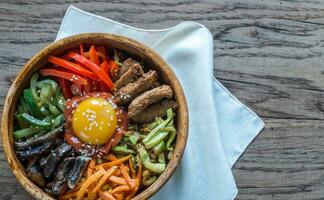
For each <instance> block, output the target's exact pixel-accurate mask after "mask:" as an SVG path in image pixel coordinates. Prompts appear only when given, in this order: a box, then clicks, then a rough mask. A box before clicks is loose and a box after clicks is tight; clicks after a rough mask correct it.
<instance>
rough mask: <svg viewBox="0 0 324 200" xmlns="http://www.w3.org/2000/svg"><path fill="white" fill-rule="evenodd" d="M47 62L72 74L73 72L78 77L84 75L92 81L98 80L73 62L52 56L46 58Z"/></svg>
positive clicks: (91, 73)
mask: <svg viewBox="0 0 324 200" xmlns="http://www.w3.org/2000/svg"><path fill="white" fill-rule="evenodd" d="M48 61H49V62H51V63H53V64H55V65H58V66H60V67H63V68H65V69H68V70H71V71H72V72H75V73H77V74H79V75H84V76H86V77H88V78H90V79H92V80H98V77H97V76H96V75H95V74H94V73H93V72H91V71H89V70H87V69H84V68H83V67H82V66H80V65H78V64H75V63H73V62H70V61H67V60H64V59H62V58H57V57H54V56H50V57H49V58H48Z"/></svg>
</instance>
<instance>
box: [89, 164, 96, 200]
mask: <svg viewBox="0 0 324 200" xmlns="http://www.w3.org/2000/svg"><path fill="white" fill-rule="evenodd" d="M95 166H96V160H95V159H94V158H92V159H91V161H90V163H89V165H88V169H87V177H88V178H89V177H90V176H91V175H92V174H93V171H94V168H95ZM94 188H95V184H94V183H92V184H91V185H90V186H89V189H88V199H89V200H94V199H95V198H96V193H95V192H94V191H93V189H94Z"/></svg>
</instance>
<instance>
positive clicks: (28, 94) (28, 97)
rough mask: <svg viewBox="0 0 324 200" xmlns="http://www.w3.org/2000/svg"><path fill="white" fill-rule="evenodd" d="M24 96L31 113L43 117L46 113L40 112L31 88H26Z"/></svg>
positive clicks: (39, 117)
mask: <svg viewBox="0 0 324 200" xmlns="http://www.w3.org/2000/svg"><path fill="white" fill-rule="evenodd" d="M23 97H24V100H25V102H26V104H27V106H28V108H29V110H30V112H31V114H32V115H33V116H34V117H36V118H38V119H41V118H43V117H44V115H43V114H42V113H41V112H40V110H39V107H38V106H37V104H36V101H35V99H34V97H33V94H32V91H31V89H30V88H29V89H25V90H24V92H23Z"/></svg>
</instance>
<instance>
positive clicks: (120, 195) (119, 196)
mask: <svg viewBox="0 0 324 200" xmlns="http://www.w3.org/2000/svg"><path fill="white" fill-rule="evenodd" d="M113 195H114V196H115V197H116V199H117V200H124V199H125V198H124V196H125V195H124V192H121V193H115V194H113Z"/></svg>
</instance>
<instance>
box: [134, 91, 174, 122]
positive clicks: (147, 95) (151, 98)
mask: <svg viewBox="0 0 324 200" xmlns="http://www.w3.org/2000/svg"><path fill="white" fill-rule="evenodd" d="M172 96H173V92H172V88H171V87H170V86H168V85H162V86H160V87H156V88H153V89H151V90H149V91H146V92H144V93H143V94H141V95H139V96H138V97H136V98H135V99H134V100H133V101H132V103H131V104H130V105H129V106H128V116H129V117H130V118H131V119H133V118H134V117H135V116H137V115H138V114H140V113H141V112H142V111H144V110H145V109H146V108H147V107H148V106H150V105H152V104H154V103H157V102H158V101H160V100H161V99H164V98H167V99H171V98H172Z"/></svg>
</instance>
